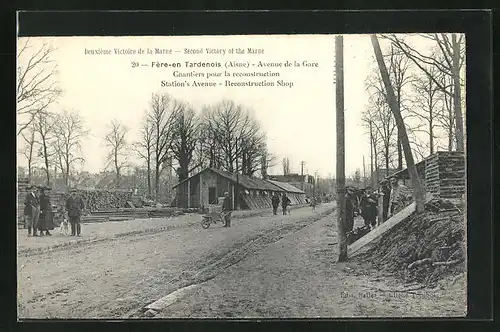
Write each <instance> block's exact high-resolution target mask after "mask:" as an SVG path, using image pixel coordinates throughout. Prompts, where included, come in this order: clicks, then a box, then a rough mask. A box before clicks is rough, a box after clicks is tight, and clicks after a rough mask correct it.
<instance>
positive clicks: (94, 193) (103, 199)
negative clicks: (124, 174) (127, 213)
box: [50, 190, 132, 215]
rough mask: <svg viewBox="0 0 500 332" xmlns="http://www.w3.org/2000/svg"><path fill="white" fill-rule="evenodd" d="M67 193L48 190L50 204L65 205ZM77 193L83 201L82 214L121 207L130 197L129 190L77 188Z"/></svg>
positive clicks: (126, 203) (124, 205)
mask: <svg viewBox="0 0 500 332" xmlns="http://www.w3.org/2000/svg"><path fill="white" fill-rule="evenodd" d="M69 195H70V194H69V193H61V192H50V196H51V200H52V204H54V205H58V206H62V207H64V206H65V205H66V200H67V199H68V197H69ZM78 195H79V196H80V197H81V198H82V199H83V202H84V203H85V209H84V211H83V215H88V214H92V213H94V212H95V211H100V210H105V209H116V208H123V207H126V206H128V202H129V201H131V199H132V192H130V191H114V190H78Z"/></svg>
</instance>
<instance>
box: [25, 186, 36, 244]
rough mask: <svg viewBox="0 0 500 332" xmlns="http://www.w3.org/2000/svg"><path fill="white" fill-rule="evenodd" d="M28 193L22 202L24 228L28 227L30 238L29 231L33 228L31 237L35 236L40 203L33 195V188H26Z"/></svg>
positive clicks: (34, 194)
mask: <svg viewBox="0 0 500 332" xmlns="http://www.w3.org/2000/svg"><path fill="white" fill-rule="evenodd" d="M27 189H28V190H29V191H30V192H29V193H28V195H26V200H25V201H24V217H25V221H26V226H27V227H28V236H31V229H32V228H33V236H37V234H36V230H37V228H38V218H39V216H40V201H39V199H38V196H37V195H36V193H35V190H34V189H35V187H34V186H28V188H27Z"/></svg>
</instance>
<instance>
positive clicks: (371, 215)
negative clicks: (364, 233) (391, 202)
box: [360, 187, 377, 229]
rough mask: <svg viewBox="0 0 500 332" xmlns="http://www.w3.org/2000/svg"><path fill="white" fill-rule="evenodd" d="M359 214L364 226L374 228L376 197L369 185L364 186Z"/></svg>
mask: <svg viewBox="0 0 500 332" xmlns="http://www.w3.org/2000/svg"><path fill="white" fill-rule="evenodd" d="M360 205H361V215H362V217H363V219H364V221H365V226H368V227H371V228H372V229H373V228H375V226H376V224H377V197H376V196H375V195H374V194H373V192H372V188H371V187H366V188H365V193H364V195H363V197H362V198H361V204H360Z"/></svg>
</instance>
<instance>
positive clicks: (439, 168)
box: [425, 151, 466, 198]
mask: <svg viewBox="0 0 500 332" xmlns="http://www.w3.org/2000/svg"><path fill="white" fill-rule="evenodd" d="M465 180H466V174H465V156H464V154H463V153H462V152H458V151H452V152H438V153H436V154H434V155H432V156H431V157H429V159H428V160H427V161H426V169H425V183H426V189H427V192H430V193H432V194H434V195H436V196H439V197H442V198H461V197H462V195H463V194H464V193H465V186H466V181H465Z"/></svg>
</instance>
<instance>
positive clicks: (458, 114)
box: [451, 34, 465, 151]
mask: <svg viewBox="0 0 500 332" xmlns="http://www.w3.org/2000/svg"><path fill="white" fill-rule="evenodd" d="M451 38H452V44H453V72H452V75H453V92H454V93H453V107H454V110H455V138H456V142H457V151H464V148H465V145H464V127H463V119H462V96H461V95H462V92H461V87H460V68H459V63H460V45H459V44H458V42H457V35H456V34H453V35H452V36H451Z"/></svg>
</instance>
